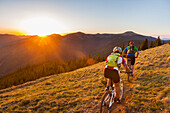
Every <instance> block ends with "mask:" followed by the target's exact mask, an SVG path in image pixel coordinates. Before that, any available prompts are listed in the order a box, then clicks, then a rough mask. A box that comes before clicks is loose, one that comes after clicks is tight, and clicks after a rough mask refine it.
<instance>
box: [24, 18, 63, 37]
mask: <svg viewBox="0 0 170 113" xmlns="http://www.w3.org/2000/svg"><path fill="white" fill-rule="evenodd" d="M21 27H22V30H25V31H26V32H27V34H28V35H39V36H46V35H49V34H53V33H58V34H60V33H62V32H64V31H63V25H61V23H59V22H57V21H56V20H54V19H52V18H48V17H38V18H31V19H26V20H24V21H23V22H22V23H21Z"/></svg>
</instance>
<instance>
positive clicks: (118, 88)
mask: <svg viewBox="0 0 170 113" xmlns="http://www.w3.org/2000/svg"><path fill="white" fill-rule="evenodd" d="M115 87H116V98H119V93H120V82H118V83H115Z"/></svg>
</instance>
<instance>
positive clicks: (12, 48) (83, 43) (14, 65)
mask: <svg viewBox="0 0 170 113" xmlns="http://www.w3.org/2000/svg"><path fill="white" fill-rule="evenodd" d="M4 37H5V38H4ZM146 38H147V39H148V40H149V42H150V41H151V40H152V41H154V40H156V38H154V37H151V36H144V35H140V34H136V33H134V32H132V31H128V32H125V33H121V34H99V33H98V34H85V33H82V32H76V33H70V34H67V35H65V36H61V35H59V34H51V35H48V36H47V37H44V38H41V37H38V36H16V35H8V34H3V35H0V53H1V54H0V69H1V70H0V76H3V75H5V74H8V73H11V72H14V71H16V70H17V69H19V68H21V67H23V66H26V65H32V64H36V63H41V62H45V61H51V60H68V59H71V58H82V57H87V56H88V55H89V53H91V54H92V56H97V55H98V53H100V55H108V54H110V53H111V52H112V49H113V47H114V46H120V45H122V44H123V43H124V44H125V46H126V45H127V42H128V41H134V42H135V45H136V46H138V45H140V44H141V43H142V41H143V40H144V39H146ZM5 39H7V40H5Z"/></svg>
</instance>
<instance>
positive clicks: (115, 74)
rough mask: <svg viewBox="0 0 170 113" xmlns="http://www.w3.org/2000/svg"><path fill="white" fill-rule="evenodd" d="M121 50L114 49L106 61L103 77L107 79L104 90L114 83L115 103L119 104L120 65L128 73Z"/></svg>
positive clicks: (118, 48)
mask: <svg viewBox="0 0 170 113" xmlns="http://www.w3.org/2000/svg"><path fill="white" fill-rule="evenodd" d="M121 54H122V49H121V48H120V47H115V48H114V49H113V52H112V53H111V54H110V55H109V56H108V57H107V59H106V66H105V69H104V76H105V77H106V78H109V79H108V81H107V87H106V89H105V90H108V89H109V86H111V81H113V82H114V83H115V88H116V102H117V103H120V99H119V93H120V76H119V68H120V66H121V64H122V65H123V67H124V68H125V69H126V70H127V71H128V72H130V70H129V68H128V66H127V64H126V62H125V59H124V58H123V57H122V56H121Z"/></svg>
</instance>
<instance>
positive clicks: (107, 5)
mask: <svg viewBox="0 0 170 113" xmlns="http://www.w3.org/2000/svg"><path fill="white" fill-rule="evenodd" d="M168 3H170V1H166V0H162V1H160V0H150V1H147V0H143V1H135V0H131V1H122V0H120V1H116V0H112V1H111V0H108V1H104V0H93V1H90V0H86V1H78V0H65V1H62V0H56V1H55V0H49V1H44V0H37V1H33V0H29V1H22V0H13V1H10V0H1V1H0V13H1V18H0V25H1V26H0V34H15V35H38V36H45V35H50V34H61V35H62V34H67V33H75V32H78V31H81V32H83V33H90V34H97V33H101V34H102V33H111V34H118V33H124V32H127V31H133V32H135V33H138V34H142V35H146V36H152V37H158V36H160V38H161V39H168V40H169V39H170V31H169V26H170V22H169V19H170V14H169V11H170V8H169V7H168V5H167V4H168ZM146 12H147V13H146Z"/></svg>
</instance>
